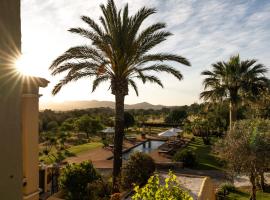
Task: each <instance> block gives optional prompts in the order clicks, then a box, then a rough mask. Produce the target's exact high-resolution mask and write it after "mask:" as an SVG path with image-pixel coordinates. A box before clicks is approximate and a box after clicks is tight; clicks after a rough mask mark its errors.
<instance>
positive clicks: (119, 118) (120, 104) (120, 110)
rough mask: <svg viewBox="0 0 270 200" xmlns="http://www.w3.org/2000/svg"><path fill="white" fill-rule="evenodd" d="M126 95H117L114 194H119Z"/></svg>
mask: <svg viewBox="0 0 270 200" xmlns="http://www.w3.org/2000/svg"><path fill="white" fill-rule="evenodd" d="M124 101H125V95H123V94H122V93H120V94H115V135H114V150H113V157H114V159H113V192H119V186H120V185H119V184H120V180H121V167H122V146H123V136H124Z"/></svg>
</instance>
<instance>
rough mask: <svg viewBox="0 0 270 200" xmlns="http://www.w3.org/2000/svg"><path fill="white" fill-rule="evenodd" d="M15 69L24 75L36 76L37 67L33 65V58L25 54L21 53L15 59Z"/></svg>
mask: <svg viewBox="0 0 270 200" xmlns="http://www.w3.org/2000/svg"><path fill="white" fill-rule="evenodd" d="M15 66H16V68H17V71H18V72H19V73H20V74H22V75H26V76H38V74H39V73H38V72H37V69H36V68H35V67H34V66H33V60H32V59H30V58H29V57H27V56H25V55H21V56H20V57H18V58H17V59H16V61H15Z"/></svg>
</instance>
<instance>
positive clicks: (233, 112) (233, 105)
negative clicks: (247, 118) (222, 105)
mask: <svg viewBox="0 0 270 200" xmlns="http://www.w3.org/2000/svg"><path fill="white" fill-rule="evenodd" d="M236 118H237V107H236V103H234V102H232V101H230V130H232V128H233V123H234V122H235V121H236Z"/></svg>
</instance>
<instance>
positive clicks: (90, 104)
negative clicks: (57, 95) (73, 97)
mask: <svg viewBox="0 0 270 200" xmlns="http://www.w3.org/2000/svg"><path fill="white" fill-rule="evenodd" d="M100 107H105V108H107V107H109V108H112V109H114V102H113V101H96V100H92V101H65V102H61V103H43V102H41V103H40V105H39V109H40V110H45V109H51V110H56V111H67V110H74V109H87V108H100ZM164 107H168V106H164V105H153V104H150V103H148V102H142V103H137V104H125V109H154V110H159V109H162V108H164Z"/></svg>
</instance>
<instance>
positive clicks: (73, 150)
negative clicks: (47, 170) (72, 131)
mask: <svg viewBox="0 0 270 200" xmlns="http://www.w3.org/2000/svg"><path fill="white" fill-rule="evenodd" d="M102 146H103V144H102V143H101V142H90V143H85V144H81V145H76V146H72V147H70V148H68V149H67V151H68V152H69V154H68V155H66V156H65V157H69V156H74V155H77V154H79V153H82V152H85V151H89V150H92V149H96V148H98V147H102ZM55 153H56V150H55V149H53V150H51V153H50V155H51V156H46V155H42V156H40V157H39V160H42V161H43V162H45V163H47V164H51V163H53V162H54V160H55V158H54V156H53V155H55Z"/></svg>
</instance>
